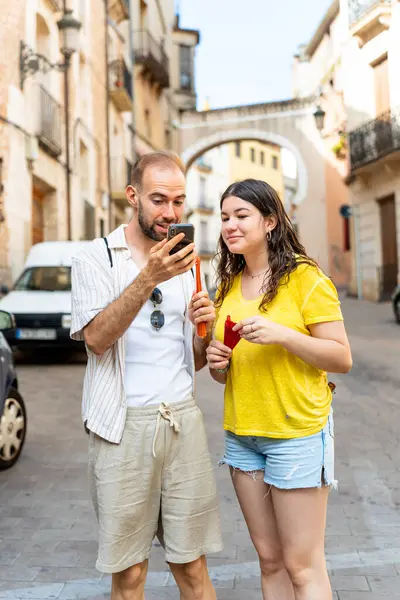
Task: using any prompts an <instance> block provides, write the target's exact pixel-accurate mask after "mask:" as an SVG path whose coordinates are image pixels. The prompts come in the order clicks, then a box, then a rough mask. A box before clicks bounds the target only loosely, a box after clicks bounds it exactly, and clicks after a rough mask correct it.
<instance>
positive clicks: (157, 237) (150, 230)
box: [138, 200, 168, 242]
mask: <svg viewBox="0 0 400 600" xmlns="http://www.w3.org/2000/svg"><path fill="white" fill-rule="evenodd" d="M138 223H139V226H140V229H141V230H142V231H143V233H144V235H145V236H146V237H148V238H150V239H151V240H153V241H154V242H161V241H162V240H163V239H165V238H166V237H167V235H168V234H167V233H162V232H161V231H160V232H158V231H156V229H155V225H156V223H149V221H148V220H147V219H146V217H145V214H144V210H143V206H142V203H141V202H140V200H139V203H138ZM163 225H165V223H163Z"/></svg>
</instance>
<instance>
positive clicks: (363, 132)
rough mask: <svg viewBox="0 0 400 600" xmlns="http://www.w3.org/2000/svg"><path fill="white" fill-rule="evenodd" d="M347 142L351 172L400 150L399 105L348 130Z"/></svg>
mask: <svg viewBox="0 0 400 600" xmlns="http://www.w3.org/2000/svg"><path fill="white" fill-rule="evenodd" d="M349 144H350V166H351V170H352V171H353V172H354V171H355V170H357V169H359V168H361V167H365V166H366V165H369V164H371V163H374V162H375V161H377V160H379V159H383V158H384V157H386V156H392V155H393V153H398V152H400V106H399V107H397V108H392V109H391V110H388V111H386V112H384V113H382V114H381V115H380V116H379V117H377V118H376V119H372V120H371V121H368V122H367V123H364V124H363V125H361V127H358V128H357V129H354V130H353V131H350V133H349ZM399 156H400V155H399Z"/></svg>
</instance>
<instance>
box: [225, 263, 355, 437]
mask: <svg viewBox="0 0 400 600" xmlns="http://www.w3.org/2000/svg"><path fill="white" fill-rule="evenodd" d="M241 283H242V277H241V275H238V276H237V277H236V278H235V281H234V284H233V287H232V288H231V290H230V291H229V293H228V295H227V296H226V297H225V299H224V302H223V304H222V306H221V307H220V309H219V311H218V317H217V322H216V328H215V337H216V339H217V340H219V341H221V342H223V340H224V323H225V319H226V317H227V315H230V316H231V319H232V320H233V321H235V322H238V321H241V320H243V319H246V318H248V317H254V316H255V315H261V316H264V317H266V318H268V319H270V320H271V321H274V322H276V323H280V324H281V325H286V326H287V327H290V328H292V329H294V330H296V331H299V332H301V333H304V334H305V335H311V334H310V331H309V329H308V326H309V325H311V324H314V323H324V322H327V321H342V320H343V316H342V312H341V309H340V302H339V299H338V295H337V291H336V288H335V286H334V285H333V283H332V282H331V280H330V279H329V278H328V277H326V276H325V275H324V274H323V273H322V272H321V271H320V270H319V269H317V268H316V267H314V266H313V265H306V264H300V265H299V266H298V267H297V269H296V270H295V271H293V273H291V274H290V276H289V280H288V282H287V283H286V284H283V285H280V286H279V288H278V293H277V295H276V297H275V298H274V300H273V301H272V302H271V303H270V304H269V305H268V306H267V313H265V312H261V311H260V310H259V308H258V307H259V304H260V300H261V298H257V299H255V300H245V299H244V298H243V296H242V292H241ZM331 401H332V394H331V390H330V388H329V387H328V380H327V374H326V372H325V371H321V370H319V369H316V368H315V367H312V366H310V365H308V364H307V363H305V362H304V361H302V360H301V359H300V358H297V357H296V356H295V355H294V354H291V353H290V352H288V351H287V350H285V349H284V348H283V347H282V346H278V345H271V346H265V345H260V344H253V343H251V342H248V341H246V340H240V342H239V343H238V344H237V345H236V346H235V348H234V350H233V352H232V359H231V367H230V370H229V372H228V377H227V383H226V386H225V409H224V429H226V430H228V431H232V432H233V433H235V434H236V435H254V436H265V437H272V438H296V437H303V436H307V435H312V434H313V433H316V432H317V431H319V430H321V429H322V428H323V427H324V426H325V423H326V421H327V419H328V415H329V412H330V405H331Z"/></svg>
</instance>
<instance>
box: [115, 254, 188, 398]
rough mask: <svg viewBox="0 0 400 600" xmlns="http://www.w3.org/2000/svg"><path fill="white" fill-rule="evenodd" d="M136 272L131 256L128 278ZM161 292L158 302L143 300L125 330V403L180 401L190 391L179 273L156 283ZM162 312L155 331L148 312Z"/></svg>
mask: <svg viewBox="0 0 400 600" xmlns="http://www.w3.org/2000/svg"><path fill="white" fill-rule="evenodd" d="M138 274H139V269H138V268H137V266H136V265H135V263H134V262H133V261H132V260H131V261H130V263H129V268H128V278H129V280H128V282H127V284H128V285H130V284H131V283H132V281H133V280H134V279H135V278H136V277H137V275H138ZM157 287H158V288H159V289H160V290H161V292H162V295H163V300H162V303H161V304H160V305H157V306H156V307H154V305H153V303H152V302H151V301H150V299H149V300H147V302H145V304H144V305H143V307H142V308H141V310H140V311H139V313H138V315H137V316H136V318H135V319H134V320H133V322H132V323H131V325H130V327H129V328H128V331H127V346H126V365H125V394H126V399H127V403H128V406H133V407H144V406H151V405H158V404H160V402H167V403H169V404H174V403H176V402H183V401H184V400H187V399H188V398H190V396H191V394H192V385H193V384H192V378H191V375H190V374H189V371H188V369H187V366H186V364H185V358H184V350H185V349H184V340H185V338H184V330H183V325H184V320H185V309H186V303H185V296H184V290H183V286H182V281H181V278H180V277H174V278H173V279H170V280H169V281H166V282H164V283H161V284H159V285H158V286H157ZM154 310H161V311H162V312H163V313H164V319H165V323H164V326H163V327H162V328H161V329H160V330H159V331H157V330H156V329H155V328H154V327H153V326H152V324H151V322H150V316H151V313H152V312H153V311H154Z"/></svg>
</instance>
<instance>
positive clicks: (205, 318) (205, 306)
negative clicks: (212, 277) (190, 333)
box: [189, 291, 215, 371]
mask: <svg viewBox="0 0 400 600" xmlns="http://www.w3.org/2000/svg"><path fill="white" fill-rule="evenodd" d="M189 318H190V320H191V322H192V323H193V325H194V328H195V334H194V337H193V351H194V364H195V368H196V371H200V370H201V369H202V368H203V367H205V366H206V364H207V356H206V350H207V347H208V344H209V343H210V340H211V335H212V327H213V324H214V321H215V308H214V303H213V301H212V300H210V298H209V297H208V293H207V292H205V291H202V292H199V293H198V294H194V295H193V297H192V300H191V302H190V305H189ZM199 323H206V325H207V335H206V337H204V338H200V337H198V335H197V334H196V328H197V325H198V324H199Z"/></svg>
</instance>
